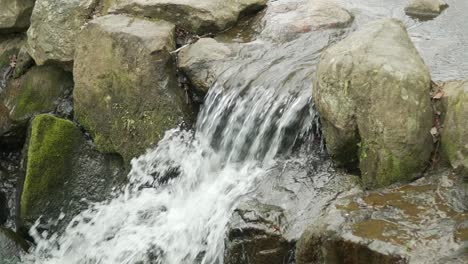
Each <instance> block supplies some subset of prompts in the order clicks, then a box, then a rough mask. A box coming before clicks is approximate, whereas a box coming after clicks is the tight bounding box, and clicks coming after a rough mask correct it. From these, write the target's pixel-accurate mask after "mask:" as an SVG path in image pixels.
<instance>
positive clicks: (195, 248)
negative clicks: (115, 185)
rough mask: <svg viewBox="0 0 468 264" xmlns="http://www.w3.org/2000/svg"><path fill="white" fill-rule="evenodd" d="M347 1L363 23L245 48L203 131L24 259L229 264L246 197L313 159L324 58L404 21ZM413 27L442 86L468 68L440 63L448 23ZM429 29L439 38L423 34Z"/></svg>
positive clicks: (184, 138) (216, 92)
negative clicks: (353, 33)
mask: <svg viewBox="0 0 468 264" xmlns="http://www.w3.org/2000/svg"><path fill="white" fill-rule="evenodd" d="M297 1H298V0H294V1H293V2H297ZM453 1H454V0H453ZM453 1H449V2H451V3H452V2H453ZM273 2H276V1H273ZM278 2H288V1H287V0H283V1H278ZM340 2H345V6H346V7H347V8H349V9H351V10H352V11H353V13H354V14H355V15H356V16H357V17H356V20H355V23H354V25H353V27H352V28H351V29H349V30H335V31H324V32H311V33H307V34H304V35H302V36H300V37H298V38H297V39H295V40H293V41H291V42H288V43H285V44H281V45H273V44H267V43H262V42H261V41H256V42H253V43H251V44H249V45H246V46H245V47H243V48H242V49H241V50H240V52H239V54H238V55H237V57H236V58H235V59H232V60H231V61H229V62H226V63H225V64H224V65H222V67H223V69H224V73H223V74H222V75H221V76H220V77H219V79H218V81H217V83H216V84H215V85H214V87H213V88H212V89H210V92H209V94H208V95H207V97H206V98H205V103H204V106H203V108H202V110H201V112H200V114H199V116H198V119H197V120H198V121H197V124H196V128H195V131H183V130H178V129H175V130H172V131H169V132H168V133H167V134H166V136H165V138H164V139H163V140H162V141H161V142H160V143H159V145H158V146H157V148H156V149H154V150H151V151H148V153H147V154H145V155H143V156H141V157H139V158H137V159H134V160H133V161H132V170H131V172H130V174H129V176H128V177H129V184H128V186H126V187H125V188H124V189H123V190H121V191H119V192H116V193H115V194H114V196H115V197H113V198H112V199H110V200H109V201H107V202H104V203H99V204H94V205H93V206H91V207H90V208H89V209H88V210H86V211H84V212H82V213H81V214H79V215H78V216H76V217H75V218H74V220H73V221H72V222H71V223H70V224H69V226H68V227H67V229H66V231H65V232H64V233H63V234H61V235H55V234H53V235H51V234H42V233H38V232H34V229H32V236H33V237H34V238H35V240H36V241H38V244H37V246H36V248H35V250H34V252H33V253H32V254H31V255H29V256H25V257H24V261H25V262H27V263H28V262H31V263H44V264H46V263H47V264H62V263H67V264H74V263H76V264H78V263H79V264H97V263H100V264H108V263H109V264H124V263H161V264H162V263H165V264H184V263H187V264H192V263H203V264H221V263H223V254H224V239H225V232H226V225H227V223H228V221H229V218H230V216H231V214H232V211H233V210H234V209H235V207H236V205H237V203H238V201H239V200H240V198H242V197H244V196H246V195H248V194H249V193H250V192H252V191H253V190H254V188H255V185H256V183H257V182H258V181H260V180H262V178H263V177H266V175H268V172H269V170H270V168H272V167H274V166H275V164H276V162H279V161H284V159H287V158H293V157H294V156H301V155H302V156H304V155H311V154H310V153H304V152H301V151H299V150H300V145H301V143H303V142H304V141H308V140H309V141H310V140H313V138H311V135H313V134H314V133H311V131H312V130H314V129H317V124H316V120H317V117H316V113H315V112H314V110H313V109H312V103H311V99H312V82H313V73H314V70H315V64H316V63H317V60H318V56H319V54H320V52H321V51H322V50H323V49H324V48H326V47H327V46H329V45H330V44H332V43H334V42H336V41H338V40H339V39H341V38H342V37H344V36H346V35H347V34H348V31H350V30H354V29H355V28H356V27H358V26H360V25H362V24H364V23H365V22H366V21H368V20H372V19H375V18H379V17H388V16H393V17H399V18H400V17H403V15H402V14H401V13H402V8H403V1H397V2H398V8H396V7H395V8H393V6H392V5H390V7H387V8H383V9H382V7H383V6H388V4H386V5H385V4H383V3H382V1H380V0H366V3H365V4H357V2H358V1H344V0H343V1H340ZM367 2H368V3H367ZM385 2H388V1H385ZM400 2H401V3H400ZM461 2H463V1H458V2H456V3H457V5H463V3H461ZM373 4H374V5H375V6H373ZM395 5H397V4H395ZM370 9H372V11H370ZM395 10H397V11H395ZM448 12H452V11H448ZM453 12H459V11H458V9H456V8H455V9H454V11H453ZM457 21H460V19H458V20H457ZM405 22H406V24H407V25H408V26H409V28H410V29H409V31H410V34H411V36H412V38H413V39H414V40H415V42H416V45H417V46H418V48H419V49H420V51H421V53H422V55H423V57H424V58H425V60H426V61H427V62H428V63H429V65H430V67H431V71H432V73H433V76H435V78H436V79H442V80H443V79H450V78H455V77H459V76H461V75H463V74H464V73H466V72H467V71H468V67H467V65H468V64H466V61H464V60H463V58H464V57H463V56H465V55H466V54H464V53H463V54H461V55H460V56H458V58H459V59H458V62H459V63H458V64H459V65H458V67H454V66H453V64H452V63H432V62H433V61H434V60H435V59H436V58H438V56H439V54H440V51H441V50H442V48H443V47H441V46H440V45H432V46H431V45H429V44H431V43H433V44H434V43H436V44H437V43H439V42H438V41H437V37H440V38H442V37H443V36H445V37H448V36H446V35H445V34H441V33H440V31H438V27H441V26H442V25H443V21H441V22H438V20H435V22H433V23H432V25H431V24H429V26H432V27H433V28H436V29H435V31H430V30H428V26H424V25H421V24H420V22H415V21H413V20H409V19H407V21H405ZM465 27H466V26H465ZM425 30H428V32H429V33H427V36H426V37H421V34H422V33H421V32H423V33H424V32H425ZM453 30H454V31H455V32H456V34H453V35H452V36H451V39H452V40H453V39H455V40H457V39H461V41H462V43H463V41H465V40H466V36H464V35H463V37H462V35H460V34H459V31H460V30H462V28H459V27H457V28H453ZM434 32H435V33H434ZM444 43H449V44H450V43H452V44H453V45H454V47H458V46H459V45H460V44H456V43H454V42H444ZM456 52H458V49H457V50H456ZM447 59H451V57H450V58H447ZM219 67H221V66H219ZM320 147H321V146H320V144H316V145H313V148H316V149H317V148H320Z"/></svg>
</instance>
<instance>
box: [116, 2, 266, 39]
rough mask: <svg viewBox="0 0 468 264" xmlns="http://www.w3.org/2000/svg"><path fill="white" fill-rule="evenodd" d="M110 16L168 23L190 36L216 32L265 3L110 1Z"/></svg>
mask: <svg viewBox="0 0 468 264" xmlns="http://www.w3.org/2000/svg"><path fill="white" fill-rule="evenodd" d="M113 1H114V2H113V4H112V5H111V7H110V9H109V12H110V13H130V14H134V15H140V16H145V17H151V18H157V19H163V20H166V21H170V22H172V23H174V24H176V25H177V26H180V27H182V28H184V29H186V30H188V31H190V32H193V33H197V34H205V33H208V32H213V33H214V32H218V31H222V30H224V29H227V28H228V27H231V26H232V25H234V24H235V23H236V22H237V20H238V18H239V16H240V15H243V14H247V13H249V12H254V11H257V10H259V9H261V8H263V7H264V6H265V5H266V2H267V0H237V1H225V0H113Z"/></svg>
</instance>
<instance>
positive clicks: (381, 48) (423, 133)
mask: <svg viewBox="0 0 468 264" xmlns="http://www.w3.org/2000/svg"><path fill="white" fill-rule="evenodd" d="M429 90H430V75H429V71H428V69H427V67H426V66H425V65H424V62H423V60H422V59H421V57H420V56H419V54H418V52H417V50H416V48H415V47H414V45H413V43H412V42H411V40H410V38H409V36H408V34H407V32H406V30H405V27H404V25H403V24H402V23H401V22H399V21H397V20H393V19H384V20H379V21H375V22H372V23H370V24H369V25H367V26H365V27H364V28H363V29H362V30H359V31H357V32H354V33H353V34H351V35H350V36H349V37H347V38H346V39H344V40H343V41H341V42H339V43H338V44H336V45H334V46H332V47H330V48H328V49H327V50H326V51H324V52H323V53H322V55H321V58H320V62H319V64H318V66H317V72H316V80H315V84H314V101H315V106H316V108H317V110H318V111H319V113H320V116H321V121H322V126H323V133H324V135H325V139H326V147H327V150H328V153H329V154H330V155H331V156H332V158H333V159H334V160H335V161H336V163H337V165H339V166H344V167H346V168H348V169H356V168H357V167H359V169H360V172H361V175H362V181H363V184H364V186H365V187H367V188H375V187H380V186H386V185H389V184H392V183H395V182H400V181H409V180H412V179H414V177H415V176H417V175H419V174H420V173H421V172H422V171H423V169H424V168H425V167H426V166H427V163H428V161H429V157H430V154H431V150H432V140H431V135H430V133H429V131H430V129H431V127H432V108H431V102H430V96H429ZM357 163H359V166H358V165H357Z"/></svg>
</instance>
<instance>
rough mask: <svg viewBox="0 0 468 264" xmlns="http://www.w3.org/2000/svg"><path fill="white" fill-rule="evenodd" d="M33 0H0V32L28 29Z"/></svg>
mask: <svg viewBox="0 0 468 264" xmlns="http://www.w3.org/2000/svg"><path fill="white" fill-rule="evenodd" d="M34 2H35V0H0V7H1V9H0V33H12V32H22V31H25V30H26V29H28V27H29V23H30V17H31V13H32V10H33V7H34Z"/></svg>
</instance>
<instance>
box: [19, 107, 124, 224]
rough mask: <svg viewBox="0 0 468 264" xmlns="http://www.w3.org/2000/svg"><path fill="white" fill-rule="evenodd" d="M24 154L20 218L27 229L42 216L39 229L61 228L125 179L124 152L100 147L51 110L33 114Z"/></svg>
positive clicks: (102, 198)
mask: <svg viewBox="0 0 468 264" xmlns="http://www.w3.org/2000/svg"><path fill="white" fill-rule="evenodd" d="M24 155H25V156H24V161H23V166H24V170H25V173H26V175H25V178H24V184H23V189H22V192H21V200H20V224H21V227H23V228H27V229H28V228H29V227H31V225H32V224H33V223H34V222H35V221H36V220H38V219H39V218H40V217H42V218H41V221H40V223H41V224H40V225H39V228H40V229H46V230H48V231H52V232H54V231H60V230H63V228H64V227H65V226H66V225H67V224H68V222H69V221H70V220H71V218H72V217H73V216H74V215H75V214H77V213H78V212H80V210H82V209H84V208H86V207H87V206H88V203H89V202H97V201H102V200H104V199H105V198H107V197H109V194H110V192H111V191H112V189H113V188H114V187H116V186H118V185H119V184H121V183H122V182H123V181H124V179H125V177H124V171H123V169H122V168H123V164H122V160H121V158H119V157H117V156H112V155H103V154H101V153H99V152H97V151H96V150H95V149H94V147H93V146H92V145H91V144H90V143H89V142H87V141H86V140H85V139H84V137H83V134H82V132H81V131H80V129H79V128H78V127H77V126H76V125H75V124H73V123H72V122H71V121H68V120H65V119H60V118H57V117H54V116H52V115H48V114H42V115H38V116H36V117H35V118H34V119H33V120H32V123H31V128H30V132H29V137H28V140H27V145H26V147H25V154H24ZM54 221H58V222H54Z"/></svg>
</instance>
